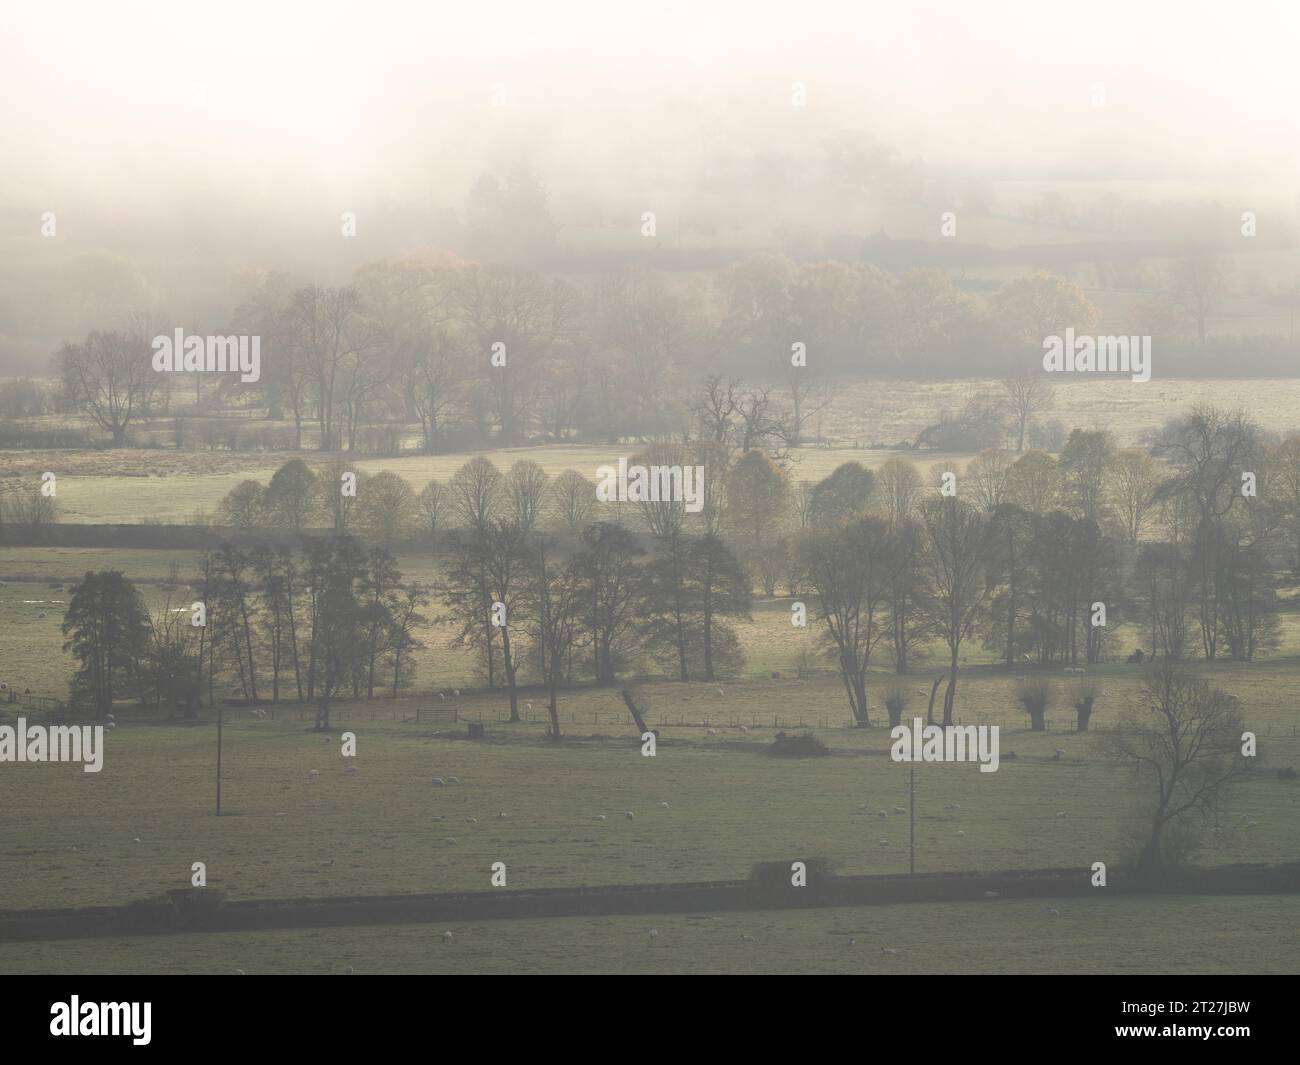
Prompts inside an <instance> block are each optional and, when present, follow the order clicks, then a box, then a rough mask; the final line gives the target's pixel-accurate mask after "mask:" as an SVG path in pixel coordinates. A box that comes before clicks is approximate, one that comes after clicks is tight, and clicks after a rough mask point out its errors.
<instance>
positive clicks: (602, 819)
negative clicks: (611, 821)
mask: <svg viewBox="0 0 1300 1065" xmlns="http://www.w3.org/2000/svg"><path fill="white" fill-rule="evenodd" d="M596 820H597V821H604V820H607V818H606V817H605V815H604V814H597V815H596Z"/></svg>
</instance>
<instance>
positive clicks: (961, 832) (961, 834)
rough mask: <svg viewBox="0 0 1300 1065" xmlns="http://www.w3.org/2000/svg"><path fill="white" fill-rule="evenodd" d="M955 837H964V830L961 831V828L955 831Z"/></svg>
mask: <svg viewBox="0 0 1300 1065" xmlns="http://www.w3.org/2000/svg"><path fill="white" fill-rule="evenodd" d="M957 835H959V836H964V835H966V831H965V829H961V828H959V829H957Z"/></svg>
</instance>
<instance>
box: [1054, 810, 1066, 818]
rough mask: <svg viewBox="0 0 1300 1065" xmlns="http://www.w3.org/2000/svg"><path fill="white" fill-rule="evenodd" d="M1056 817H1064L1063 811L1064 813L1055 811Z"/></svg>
mask: <svg viewBox="0 0 1300 1065" xmlns="http://www.w3.org/2000/svg"><path fill="white" fill-rule="evenodd" d="M1056 816H1057V817H1064V816H1065V811H1064V810H1057V811H1056Z"/></svg>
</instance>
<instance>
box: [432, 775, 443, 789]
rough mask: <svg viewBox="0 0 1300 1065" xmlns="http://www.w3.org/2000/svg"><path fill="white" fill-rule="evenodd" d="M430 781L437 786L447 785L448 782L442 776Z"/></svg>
mask: <svg viewBox="0 0 1300 1065" xmlns="http://www.w3.org/2000/svg"><path fill="white" fill-rule="evenodd" d="M429 783H430V784H432V785H433V786H434V787H435V788H443V787H446V786H447V782H446V781H445V780H443V779H442V777H434V778H433V779H432V780H431V781H429Z"/></svg>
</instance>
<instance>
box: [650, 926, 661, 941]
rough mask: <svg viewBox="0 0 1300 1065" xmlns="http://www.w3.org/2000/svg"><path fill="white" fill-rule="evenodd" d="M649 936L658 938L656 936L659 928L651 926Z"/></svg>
mask: <svg viewBox="0 0 1300 1065" xmlns="http://www.w3.org/2000/svg"><path fill="white" fill-rule="evenodd" d="M650 938H651V939H658V938H659V929H657V928H652V929H650Z"/></svg>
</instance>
